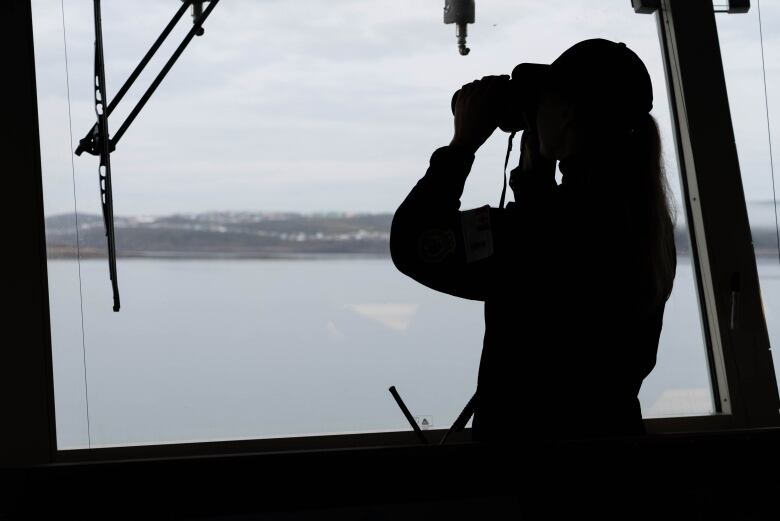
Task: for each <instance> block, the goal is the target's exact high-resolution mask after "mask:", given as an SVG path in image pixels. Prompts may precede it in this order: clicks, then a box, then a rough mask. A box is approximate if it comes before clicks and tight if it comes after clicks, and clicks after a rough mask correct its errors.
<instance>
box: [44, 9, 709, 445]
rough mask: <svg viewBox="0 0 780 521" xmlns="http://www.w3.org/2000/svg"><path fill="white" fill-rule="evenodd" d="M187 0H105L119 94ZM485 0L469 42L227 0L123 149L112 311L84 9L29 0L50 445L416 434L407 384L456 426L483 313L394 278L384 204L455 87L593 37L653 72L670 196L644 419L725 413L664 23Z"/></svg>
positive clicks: (486, 178) (407, 26) (485, 164)
mask: <svg viewBox="0 0 780 521" xmlns="http://www.w3.org/2000/svg"><path fill="white" fill-rule="evenodd" d="M178 6H179V2H178V1H174V0H171V1H168V2H160V1H152V0H138V1H135V2H121V3H115V2H111V3H108V2H104V3H103V31H104V42H105V60H106V76H107V78H106V83H107V87H108V97H109V99H111V98H112V96H113V94H114V93H115V92H116V91H117V89H118V88H119V86H120V85H121V83H122V82H123V81H124V79H125V78H126V77H127V76H128V74H129V73H130V72H131V71H132V69H133V67H134V66H135V64H136V63H137V61H138V60H139V59H140V57H141V56H142V55H143V53H144V52H145V51H146V49H147V48H148V47H149V46H150V45H151V42H152V41H153V40H154V39H155V38H156V37H157V35H158V34H159V32H160V31H161V30H162V28H163V26H164V25H165V23H167V21H168V19H169V18H170V16H172V14H173V12H174V11H175V9H176V8H178ZM477 10H478V11H477V23H476V24H474V25H473V26H470V27H469V39H468V44H469V46H470V47H471V49H472V51H471V54H469V55H468V56H467V57H463V56H460V55H459V54H458V52H457V47H456V39H455V29H454V27H453V26H447V25H444V24H443V23H442V12H441V6H439V5H435V4H431V3H428V2H417V1H414V0H407V1H405V2H402V3H401V4H399V3H398V2H397V1H392V2H391V1H389V0H388V1H372V2H365V1H362V0H361V1H358V0H353V1H338V2H336V1H333V2H318V1H295V2H293V1H288V2H283V1H272V2H251V1H231V2H222V3H220V4H219V5H218V6H217V7H216V9H215V10H214V13H213V14H212V16H211V17H210V18H209V20H208V21H207V22H206V26H205V34H204V35H203V36H202V37H198V38H195V39H194V41H193V42H192V43H191V45H190V47H189V48H188V49H187V50H186V52H185V53H184V54H183V56H182V57H181V59H180V60H179V62H178V63H177V64H176V66H175V67H174V68H173V70H172V71H171V72H170V74H169V75H168V77H167V78H166V79H165V81H164V82H163V84H162V86H161V87H160V88H159V90H158V91H157V92H156V93H155V95H154V96H153V97H152V99H151V101H150V102H149V103H148V104H147V106H146V107H145V108H144V110H143V111H142V112H141V115H140V116H139V117H138V119H137V120H136V121H135V122H134V123H133V125H132V126H131V127H130V129H129V130H128V131H127V133H126V134H125V135H124V137H123V138H122V141H121V142H120V143H119V145H118V147H117V149H116V151H115V152H114V153H113V155H112V166H113V189H114V212H115V216H116V237H117V250H118V257H119V259H118V282H119V288H120V294H121V298H122V309H121V311H120V312H119V313H113V312H112V311H111V287H110V283H109V276H108V266H107V262H106V258H105V238H104V236H103V233H104V232H103V225H102V220H101V217H100V205H99V198H98V173H97V159H96V158H95V157H93V156H90V155H88V154H85V155H83V156H81V157H74V156H72V155H71V151H72V150H73V149H74V148H75V145H76V144H77V142H78V140H79V139H80V138H81V137H82V136H83V135H84V134H85V133H86V132H87V130H88V129H89V128H90V127H91V126H92V124H93V123H94V120H95V116H94V111H93V107H92V68H93V38H94V35H93V23H92V3H91V2H89V1H87V0H73V1H68V2H66V3H65V5H64V14H63V12H62V11H60V9H59V5H58V7H57V8H56V9H55V8H53V7H52V5H51V3H50V2H43V1H34V2H33V11H34V28H35V45H36V62H37V74H38V97H39V114H40V119H41V143H42V159H43V175H44V189H45V209H46V218H47V219H46V231H47V241H48V247H49V249H48V252H49V277H50V280H49V284H50V292H51V317H52V334H53V357H54V379H55V398H56V408H57V431H58V434H57V435H58V443H59V447H60V448H77V447H97V446H114V445H129V444H143V443H169V442H182V441H206V440H228V439H240V438H268V437H285V436H303V435H318V434H326V433H359V432H361V433H362V432H375V431H394V430H407V429H409V426H408V424H407V423H406V421H405V419H404V417H403V416H402V414H401V412H400V410H399V409H398V408H397V406H396V404H395V402H394V401H393V399H392V397H391V395H390V394H389V392H388V387H390V386H391V385H395V386H396V387H397V389H398V390H399V392H400V394H401V396H402V397H403V398H404V400H405V401H406V403H407V405H408V406H409V408H410V409H411V411H412V414H413V415H414V416H416V417H418V418H419V419H420V422H421V423H422V420H423V419H425V420H426V421H427V423H428V425H429V426H430V427H433V428H446V427H449V425H450V424H451V423H452V421H453V420H454V419H455V417H456V416H457V415H458V413H459V412H460V410H461V409H462V407H463V406H464V405H465V404H466V402H467V401H468V399H469V398H470V396H471V395H472V393H473V392H474V390H475V386H476V379H477V371H478V367H479V357H480V353H481V349H482V344H481V343H482V335H483V333H484V323H483V315H482V313H483V311H482V305H481V304H480V303H478V302H472V301H466V300H459V299H456V298H454V297H449V296H447V295H443V294H437V293H435V292H433V291H431V290H428V289H426V288H424V287H422V286H419V285H418V284H416V283H415V282H413V281H412V280H410V279H408V278H406V277H405V276H403V275H401V274H400V273H398V272H397V271H396V270H395V268H394V266H393V265H392V262H391V261H390V259H389V257H388V255H387V253H388V250H387V239H388V231H389V223H390V219H391V216H392V212H393V211H394V210H395V208H396V207H397V206H398V204H399V203H400V202H401V201H402V200H403V198H404V197H405V195H406V194H407V193H408V191H409V190H410V189H411V187H412V186H413V184H414V183H415V182H416V181H417V179H419V178H420V177H421V176H422V175H423V174H424V173H425V170H426V168H427V165H428V159H429V157H430V154H431V153H432V152H433V151H434V150H435V149H436V148H438V147H440V146H443V145H446V144H447V143H449V141H450V139H451V136H452V115H451V112H450V99H451V96H452V93H453V92H454V91H455V90H456V89H457V88H459V87H460V86H461V85H462V84H465V83H468V82H470V81H472V80H473V79H476V78H480V77H482V76H484V75H488V74H508V73H510V72H511V70H512V68H513V67H514V66H515V65H516V64H517V63H520V62H526V61H527V62H539V63H549V62H550V61H552V60H553V59H555V58H556V57H557V56H558V55H559V54H560V53H561V52H562V51H563V50H565V49H566V48H568V47H569V46H571V45H572V44H574V43H576V42H577V41H580V40H583V39H586V38H593V37H603V38H608V39H611V40H615V41H623V42H625V43H626V44H627V45H628V46H629V47H631V48H632V49H634V50H635V51H636V52H637V53H638V54H639V55H640V56H641V57H642V59H643V60H644V61H645V63H646V64H647V67H648V69H649V71H650V73H651V76H652V80H653V86H654V91H655V101H654V109H653V114H654V115H655V117H656V118H657V120H658V122H659V125H660V127H661V130H662V135H663V144H664V153H665V164H666V168H667V174H668V178H669V181H670V185H671V187H672V191H673V193H674V196H675V197H676V199H677V206H678V211H677V214H678V215H677V226H678V251H679V260H678V271H677V277H676V281H675V289H674V292H673V294H672V297H671V300H670V301H669V303H668V304H667V308H666V314H665V319H664V329H663V332H662V336H661V344H660V348H659V353H658V362H657V366H656V369H655V370H654V371H653V373H652V374H651V375H650V376H649V377H648V378H647V379H646V381H645V383H644V385H643V387H642V391H641V394H640V400H641V403H642V408H643V412H644V414H645V416H646V417H660V416H678V415H696V414H708V413H710V412H712V410H713V408H712V396H711V391H710V385H709V378H708V372H707V365H706V357H705V351H704V344H703V341H702V326H701V319H700V314H699V311H698V304H697V297H696V292H695V284H694V278H693V272H692V268H691V260H690V257H689V251H690V248H689V246H688V245H689V241H688V236H687V232H686V226H685V211H684V206H683V204H682V202H681V201H680V197H679V193H680V190H679V180H678V173H677V162H676V157H675V151H674V144H673V142H672V137H671V136H672V132H671V124H670V120H669V106H668V101H667V99H666V88H665V80H664V75H663V66H662V59H661V53H660V48H659V42H658V35H657V33H656V22H655V19H654V17H652V16H640V15H636V14H634V12H633V10H632V9H631V8H630V6H629V5H627V4H626V2H625V1H623V0H612V1H605V2H598V3H594V2H587V3H585V2H580V3H577V2H569V1H563V0H555V1H549V2H526V3H517V2H513V1H510V0H505V1H493V2H482V3H478V5H477ZM63 21H64V23H63ZM185 22H186V23H185ZM185 22H183V23H182V24H181V25H180V27H178V28H177V29H176V30H175V31H174V33H173V35H172V37H171V39H172V42H171V43H168V44H166V45H164V46H163V48H162V49H161V51H160V55H161V56H162V58H159V59H158V58H156V59H155V60H153V62H152V64H151V65H150V72H148V73H144V74H143V75H142V76H141V78H140V79H139V81H138V84H139V86H138V87H134V88H133V89H132V90H131V91H130V93H129V94H128V96H127V98H126V99H125V100H124V101H123V102H122V104H121V105H120V107H119V108H117V110H116V111H115V112H114V113H112V115H111V118H110V123H109V127H110V129H112V130H116V129H117V128H118V127H119V125H120V124H121V122H122V121H123V120H124V118H125V117H126V115H127V114H128V113H129V111H130V109H131V107H132V105H133V104H134V103H135V100H137V99H138V98H139V96H140V95H141V93H142V92H143V88H145V86H146V85H148V83H149V82H150V81H151V79H152V78H153V77H154V74H155V73H156V71H157V70H159V68H160V67H161V65H162V63H163V58H167V56H168V55H169V54H170V53H171V51H172V50H173V48H174V46H175V44H176V43H178V41H179V40H180V38H181V37H182V36H183V34H184V32H185V31H186V30H188V29H189V26H188V24H189V23H190V20H189V18H187V19H186V20H185ZM63 28H64V29H63ZM64 43H67V63H66V59H65V56H66V54H65V45H64ZM66 66H67V67H66ZM66 70H67V72H68V75H67V77H66ZM66 79H69V83H68V82H67V81H66ZM71 120H72V132H73V135H72V136H71V135H70V130H69V129H70V128H71V127H70V125H69V121H71ZM518 141H519V138H518ZM505 146H506V135H505V134H503V133H501V132H497V133H496V134H494V135H493V136H492V137H491V139H490V140H489V141H488V142H487V143H486V145H485V146H484V147H483V148H482V149H481V150H480V151H479V153H478V154H477V159H476V161H475V163H474V167H473V169H472V173H471V175H470V177H469V179H468V181H467V185H466V191H465V194H464V197H463V200H462V202H463V205H462V207H463V208H473V207H477V206H482V205H484V204H491V205H493V206H497V204H498V199H499V195H500V192H501V183H502V178H501V175H502V174H501V168H502V166H503V160H504V153H505ZM518 148H519V147H518V146H516V147H515V151H514V152H513V155H512V159H511V160H510V161H511V163H512V164H516V162H517V152H518V150H517V149H518ZM72 168H73V170H72ZM77 238H78V239H77ZM77 241H78V244H77ZM77 245H78V247H76V246H77ZM629 347H630V346H629ZM510 413H511V412H510V411H508V414H510Z"/></svg>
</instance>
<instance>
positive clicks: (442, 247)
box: [418, 229, 455, 262]
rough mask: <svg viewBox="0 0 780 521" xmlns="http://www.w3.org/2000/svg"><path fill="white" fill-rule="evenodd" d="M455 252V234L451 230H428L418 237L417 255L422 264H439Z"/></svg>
mask: <svg viewBox="0 0 780 521" xmlns="http://www.w3.org/2000/svg"><path fill="white" fill-rule="evenodd" d="M454 251H455V234H454V233H452V230H437V229H432V230H428V231H426V232H425V233H423V234H422V235H421V236H420V241H419V244H418V253H419V255H420V259H422V261H423V262H441V261H442V260H443V259H444V258H445V257H446V256H447V255H449V254H450V253H452V252H454Z"/></svg>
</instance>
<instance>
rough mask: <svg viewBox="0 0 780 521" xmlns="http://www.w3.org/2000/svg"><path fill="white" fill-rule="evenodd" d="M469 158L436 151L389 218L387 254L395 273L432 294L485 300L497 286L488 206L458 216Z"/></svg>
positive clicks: (451, 150)
mask: <svg viewBox="0 0 780 521" xmlns="http://www.w3.org/2000/svg"><path fill="white" fill-rule="evenodd" d="M473 162H474V154H471V153H469V152H468V151H467V150H464V149H462V148H460V147H456V146H445V147H442V148H439V149H437V150H436V151H435V152H434V153H433V154H432V156H431V160H430V166H429V168H428V170H427V172H426V174H425V176H424V177H423V178H422V179H420V181H419V182H418V183H417V185H416V186H415V187H414V188H413V189H412V191H411V192H410V193H409V195H408V196H407V197H406V199H405V200H404V202H403V203H402V204H401V206H400V207H399V208H398V210H397V211H396V212H395V215H394V217H393V223H392V227H391V230H390V253H391V255H392V259H393V262H394V263H395V265H396V267H397V268H398V269H399V270H400V271H401V272H403V273H404V274H406V275H408V276H409V277H411V278H413V279H415V280H416V281H418V282H420V283H421V284H424V285H425V286H428V287H430V288H432V289H435V290H437V291H441V292H444V293H448V294H450V295H455V296H458V297H463V298H467V299H473V300H485V298H486V297H487V296H488V295H489V294H490V292H491V291H492V288H493V287H494V285H495V281H496V280H498V276H499V273H500V271H501V270H500V268H499V266H498V263H499V261H498V260H497V258H498V256H497V255H496V254H497V253H499V252H500V249H501V246H502V245H501V244H500V241H499V242H497V240H496V239H497V235H498V234H497V233H496V232H497V227H499V226H500V224H501V223H500V222H499V221H501V217H502V216H501V215H499V212H498V211H497V210H495V209H491V208H490V207H488V206H485V207H482V208H478V209H475V210H469V211H463V212H462V211H459V210H460V197H461V195H462V193H463V188H464V185H465V183H466V177H467V176H468V174H469V172H470V170H471V165H472V163H473Z"/></svg>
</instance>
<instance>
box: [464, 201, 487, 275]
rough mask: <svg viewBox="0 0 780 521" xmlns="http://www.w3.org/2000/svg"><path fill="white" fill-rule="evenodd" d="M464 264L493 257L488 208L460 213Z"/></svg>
mask: <svg viewBox="0 0 780 521" xmlns="http://www.w3.org/2000/svg"><path fill="white" fill-rule="evenodd" d="M460 224H461V228H462V229H463V244H464V246H465V249H466V262H476V261H480V260H482V259H487V258H488V257H490V256H491V255H493V232H492V230H491V229H490V206H488V205H485V206H483V207H481V208H474V209H473V210H466V211H463V212H461V213H460Z"/></svg>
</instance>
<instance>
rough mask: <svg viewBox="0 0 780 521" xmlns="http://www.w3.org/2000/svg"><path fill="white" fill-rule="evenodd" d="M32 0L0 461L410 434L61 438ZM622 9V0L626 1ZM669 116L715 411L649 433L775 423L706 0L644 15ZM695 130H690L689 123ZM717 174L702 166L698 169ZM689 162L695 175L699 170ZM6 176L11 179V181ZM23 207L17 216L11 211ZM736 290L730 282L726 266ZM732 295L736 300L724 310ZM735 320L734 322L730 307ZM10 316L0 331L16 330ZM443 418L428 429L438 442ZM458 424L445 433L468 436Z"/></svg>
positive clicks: (398, 441)
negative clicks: (650, 17)
mask: <svg viewBox="0 0 780 521" xmlns="http://www.w3.org/2000/svg"><path fill="white" fill-rule="evenodd" d="M31 1H32V0H18V1H15V2H11V3H10V4H9V5H8V6H7V7H6V11H7V13H6V16H7V17H10V20H9V21H10V23H9V24H7V26H6V27H7V31H4V35H5V38H6V39H7V42H6V45H7V47H6V48H9V49H14V50H15V51H14V52H13V53H12V54H11V56H10V59H11V60H12V62H11V64H10V66H9V68H10V70H15V71H19V75H18V77H17V78H16V79H15V81H14V82H13V83H11V84H10V85H9V90H10V91H11V92H9V96H8V98H9V99H13V100H15V101H16V103H13V104H9V105H11V106H10V107H9V108H8V110H9V115H10V118H9V119H8V125H9V127H10V130H11V132H10V133H9V135H10V138H9V139H7V140H6V141H5V144H4V146H5V147H6V148H7V150H6V154H5V155H4V157H6V158H9V161H10V171H12V172H26V173H28V175H21V176H19V175H17V176H9V177H8V178H7V179H8V180H9V182H10V183H11V187H10V192H9V193H13V194H15V195H16V199H18V200H21V201H30V202H31V204H27V205H26V206H24V208H22V209H20V211H19V212H17V214H16V215H17V222H20V225H19V226H16V227H13V228H14V229H13V230H11V241H12V242H11V244H18V245H20V248H19V250H18V253H19V254H18V255H14V256H11V257H12V258H11V259H10V260H11V265H10V270H14V271H12V272H14V273H19V274H20V276H19V277H17V279H16V280H15V281H13V284H12V286H11V295H10V297H11V298H12V299H14V300H12V301H13V302H16V303H17V304H18V305H17V306H16V307H15V308H13V309H12V310H11V315H10V318H11V324H13V328H15V329H16V333H17V334H16V335H15V336H16V337H17V338H26V339H27V342H26V343H25V345H24V348H21V345H20V344H16V345H14V346H13V347H8V345H6V348H5V349H2V350H0V382H3V384H2V385H3V386H4V387H6V388H3V389H2V390H3V391H5V392H2V393H0V406H1V407H2V410H3V411H4V416H5V420H6V425H13V426H14V427H13V428H10V429H0V465H5V464H35V463H61V462H86V461H105V460H119V459H122V460H126V459H141V458H152V457H154V458H172V457H179V456H196V455H201V456H205V455H208V456H217V455H226V454H250V453H258V452H278V451H301V450H307V451H311V450H314V451H322V450H330V449H340V448H355V447H377V448H378V447H397V446H404V445H414V444H417V443H418V442H417V440H416V437H415V436H414V434H413V433H412V432H411V431H410V432H386V433H372V434H369V433H366V434H346V435H337V436H309V437H287V438H276V439H256V440H238V441H219V442H203V443H174V444H156V445H136V446H124V447H110V448H90V449H62V450H61V449H58V448H57V441H56V432H55V430H56V427H55V426H56V423H55V409H54V384H53V371H52V350H51V332H50V322H49V301H48V276H47V256H46V245H45V221H44V214H43V185H42V178H41V160H40V142H39V134H38V113H37V98H36V96H37V91H36V88H35V81H36V80H35V61H34V60H35V58H34V49H33V32H32V14H31ZM626 8H628V6H626ZM654 16H656V19H657V25H658V32H659V43H660V45H661V48H662V55H663V59H664V64H665V73H666V83H667V89H668V91H669V100H670V105H671V112H672V123H673V126H674V127H675V145H676V147H677V151H678V161H679V166H680V168H679V171H680V176H681V182H682V186H683V191H684V204H685V211H686V214H687V217H688V221H689V223H691V224H690V226H689V227H688V228H689V230H690V233H691V243H692V244H691V245H692V255H693V262H692V264H693V265H694V272H695V276H696V280H697V285H698V297H699V302H700V309H701V314H702V318H703V323H702V328H703V330H704V338H705V339H706V350H707V359H708V362H709V369H710V375H711V384H712V385H711V387H712V390H713V393H714V397H715V404H716V407H715V410H716V413H715V414H713V415H709V416H692V417H682V418H659V419H647V420H645V425H646V426H647V429H648V431H649V432H650V433H656V434H660V433H681V432H701V431H727V430H732V429H745V428H758V427H771V426H777V425H780V415H778V403H780V398H778V391H777V384H776V379H775V374H774V368H773V365H772V359H771V352H770V350H769V337H768V333H767V328H766V323H765V321H764V317H763V311H762V306H761V300H760V299H761V297H760V292H759V286H758V274H757V269H756V260H755V255H754V252H753V248H752V243H751V239H750V230H749V226H748V218H747V209H746V204H745V200H744V194H743V191H742V182H741V177H740V171H739V163H738V159H737V152H736V146H735V144H734V138H733V135H734V133H733V129H732V125H731V118H730V113H729V106H728V98H727V94H726V85H725V77H724V73H723V66H722V62H721V56H720V48H719V43H718V35H717V27H716V26H715V18H714V12H713V6H712V2H711V0H660V2H659V7H658V8H657V9H656V10H655V14H654ZM693 129H696V131H695V132H694V131H693ZM706 171H710V172H717V175H710V176H705V175H701V172H706ZM697 173H698V175H697ZM9 178H10V179H9ZM19 217H20V218H19ZM734 273H738V274H739V275H738V276H739V282H740V284H739V288H737V291H734V292H732V287H731V286H730V284H731V280H732V279H731V277H732V274H734ZM732 303H733V306H736V307H737V308H736V309H735V310H733V309H732ZM734 312H736V313H737V314H736V315H735V317H736V320H737V322H736V325H737V327H736V328H734V329H732V328H731V327H730V326H731V321H732V318H731V317H732V313H734ZM13 328H11V329H9V333H14V331H13ZM443 433H444V431H443V430H432V431H426V433H425V434H426V436H427V437H428V439H429V441H430V442H431V443H435V442H436V440H438V439H439V438H440V437H441V435H443ZM468 440H469V432H468V430H467V431H466V432H464V433H460V434H459V435H458V436H454V437H452V438H451V443H453V444H461V443H465V444H468V443H469V442H468Z"/></svg>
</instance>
